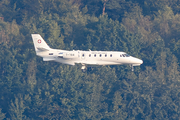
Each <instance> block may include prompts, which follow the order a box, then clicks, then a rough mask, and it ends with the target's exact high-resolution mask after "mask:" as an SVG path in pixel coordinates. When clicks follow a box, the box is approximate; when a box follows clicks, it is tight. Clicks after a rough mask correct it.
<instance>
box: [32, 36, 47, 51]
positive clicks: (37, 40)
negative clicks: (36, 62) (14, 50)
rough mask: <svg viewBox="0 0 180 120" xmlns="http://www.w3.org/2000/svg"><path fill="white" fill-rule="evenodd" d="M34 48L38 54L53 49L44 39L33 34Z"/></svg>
mask: <svg viewBox="0 0 180 120" xmlns="http://www.w3.org/2000/svg"><path fill="white" fill-rule="evenodd" d="M31 36H32V39H33V43H34V48H35V50H36V53H37V52H40V51H49V50H50V49H51V48H50V47H49V46H48V45H47V43H46V42H45V41H44V39H43V38H42V37H41V35H39V34H31Z"/></svg>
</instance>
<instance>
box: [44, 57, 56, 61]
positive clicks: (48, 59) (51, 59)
mask: <svg viewBox="0 0 180 120" xmlns="http://www.w3.org/2000/svg"><path fill="white" fill-rule="evenodd" d="M53 60H54V59H53V58H45V57H44V58H43V61H53Z"/></svg>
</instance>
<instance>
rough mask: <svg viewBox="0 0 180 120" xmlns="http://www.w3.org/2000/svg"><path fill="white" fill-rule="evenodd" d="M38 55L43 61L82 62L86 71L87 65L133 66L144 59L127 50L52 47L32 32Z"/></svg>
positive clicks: (83, 69)
mask: <svg viewBox="0 0 180 120" xmlns="http://www.w3.org/2000/svg"><path fill="white" fill-rule="evenodd" d="M31 35H32V39H33V43H34V47H35V50H36V55H38V56H40V57H43V61H56V62H60V63H63V64H68V65H75V63H80V64H82V67H81V70H82V71H83V72H85V71H86V69H87V67H86V65H121V64H129V65H131V67H132V71H133V70H134V69H133V66H140V65H141V64H142V63H143V61H142V60H140V59H138V58H135V57H132V56H130V55H128V54H126V53H125V52H118V51H91V50H89V51H82V50H72V51H67V50H61V49H52V48H50V47H49V46H48V45H47V43H46V42H45V41H44V40H43V38H42V37H41V36H40V35H39V34H31Z"/></svg>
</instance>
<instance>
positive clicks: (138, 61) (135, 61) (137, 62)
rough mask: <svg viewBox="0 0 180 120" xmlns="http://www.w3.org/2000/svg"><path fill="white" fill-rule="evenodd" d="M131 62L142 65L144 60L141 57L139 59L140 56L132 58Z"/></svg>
mask: <svg viewBox="0 0 180 120" xmlns="http://www.w3.org/2000/svg"><path fill="white" fill-rule="evenodd" d="M131 63H133V64H139V65H141V64H143V61H142V60H141V59H138V58H132V59H131Z"/></svg>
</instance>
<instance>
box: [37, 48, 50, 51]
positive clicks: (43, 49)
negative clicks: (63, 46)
mask: <svg viewBox="0 0 180 120" xmlns="http://www.w3.org/2000/svg"><path fill="white" fill-rule="evenodd" d="M37 49H38V50H40V51H49V49H46V48H43V47H37Z"/></svg>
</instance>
